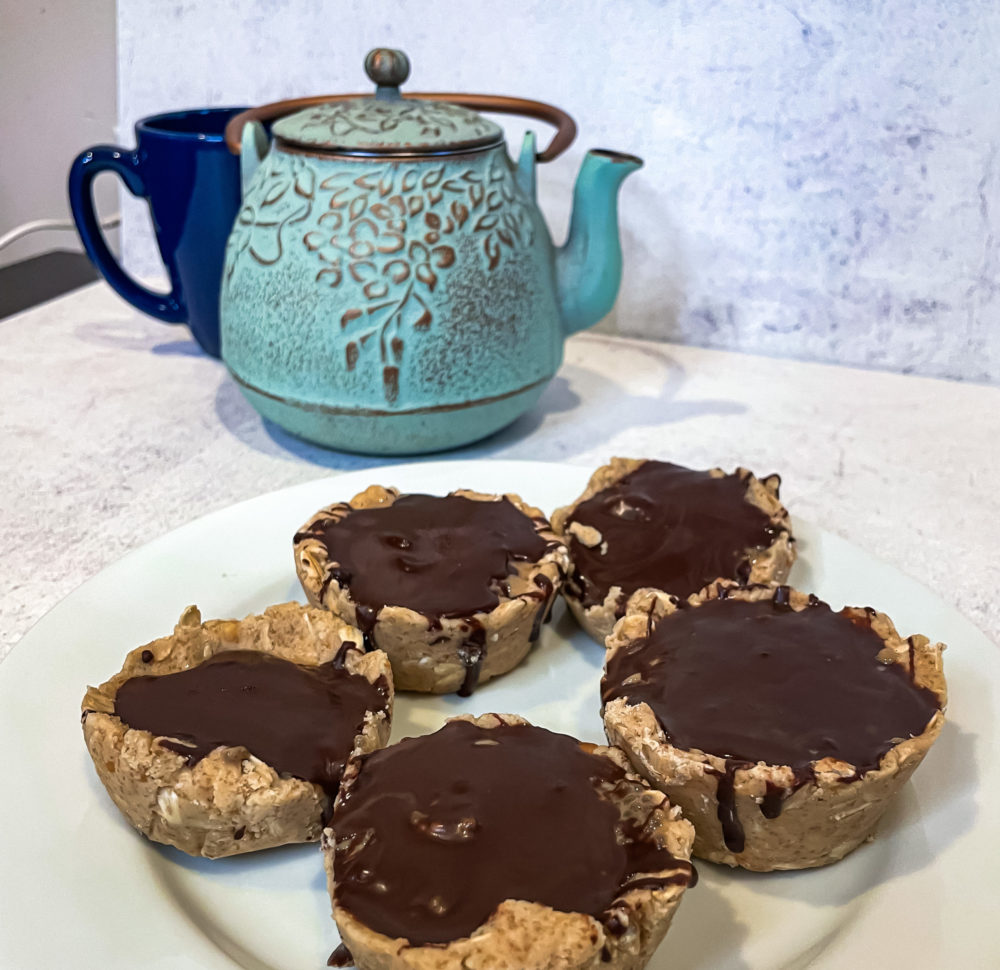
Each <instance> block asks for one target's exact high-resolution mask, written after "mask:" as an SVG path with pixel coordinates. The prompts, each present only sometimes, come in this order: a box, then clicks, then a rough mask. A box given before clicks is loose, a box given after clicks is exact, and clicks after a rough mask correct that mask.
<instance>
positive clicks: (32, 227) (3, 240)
mask: <svg viewBox="0 0 1000 970" xmlns="http://www.w3.org/2000/svg"><path fill="white" fill-rule="evenodd" d="M121 221H122V217H121V213H115V214H114V215H113V216H107V217H106V218H104V219H102V220H101V228H102V229H114V228H115V226H119V225H121ZM75 229H76V223H75V222H74V221H73V220H72V219H34V220H32V221H31V222H24V223H22V224H21V225H19V226H15V227H14V228H13V229H11V230H10V231H9V232H5V233H4V234H3V235H2V236H0V250H2V249H4V248H6V247H7V246H9V245H10V244H11V243H14V242H17V240H18V239H22V238H23V237H24V236H27V235H30V234H31V233H33V232H44V231H46V230H60V231H62V230H75Z"/></svg>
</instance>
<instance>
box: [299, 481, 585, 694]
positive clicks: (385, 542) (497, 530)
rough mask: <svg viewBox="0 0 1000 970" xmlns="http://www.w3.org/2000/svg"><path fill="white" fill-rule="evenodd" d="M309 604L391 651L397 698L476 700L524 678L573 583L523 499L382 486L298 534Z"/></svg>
mask: <svg viewBox="0 0 1000 970" xmlns="http://www.w3.org/2000/svg"><path fill="white" fill-rule="evenodd" d="M294 542H295V568H296V571H297V572H298V576H299V580H300V581H301V583H302V588H303V589H304V590H305V592H306V596H307V597H308V598H309V602H310V603H313V604H315V605H316V606H324V607H326V608H327V609H329V610H331V611H332V612H334V613H337V614H339V615H340V616H343V617H345V618H346V619H347V620H348V621H350V622H352V623H354V624H356V625H357V626H358V627H360V629H361V630H362V631H363V632H364V635H365V642H366V643H367V644H368V645H369V646H374V647H378V648H379V649H380V650H384V651H385V652H386V653H387V654H388V656H389V662H390V663H391V664H392V672H393V677H394V679H395V686H396V689H397V690H413V691H424V692H426V693H433V694H447V693H452V692H455V691H457V692H458V693H459V694H460V695H462V696H468V695H469V694H470V693H472V691H473V690H474V689H475V687H476V686H477V684H483V683H485V682H486V681H488V680H490V679H491V678H492V677H496V676H498V675H499V674H504V673H506V672H507V671H508V670H511V669H513V668H514V667H516V666H517V665H518V664H519V663H521V661H522V660H524V658H525V657H526V656H527V654H528V651H529V650H530V649H531V646H532V644H533V643H534V642H535V641H536V640H537V639H538V634H539V632H540V630H541V626H542V622H543V621H544V620H545V619H546V618H547V617H548V614H549V611H550V609H551V608H552V602H553V600H554V598H555V595H556V593H557V592H558V590H559V588H560V586H561V585H562V579H563V576H564V575H565V570H566V568H567V565H568V556H567V553H566V548H565V546H564V545H563V544H562V542H561V540H560V539H559V537H558V536H556V535H555V533H554V532H552V529H551V526H550V525H549V523H548V520H547V519H546V518H545V517H544V516H543V515H542V513H541V512H540V511H539V510H538V509H536V508H532V507H531V506H530V505H526V504H525V503H524V502H522V501H521V499H520V497H519V496H517V495H503V496H499V495H485V494H483V493H481V492H471V491H465V490H462V491H456V492H452V493H451V494H450V495H448V496H445V497H437V496H431V495H400V494H399V492H398V490H397V489H394V488H383V487H382V486H380V485H372V486H371V487H370V488H368V489H366V490H365V491H364V492H361V493H360V494H359V495H355V496H354V498H352V499H351V500H350V501H349V502H340V503H337V504H335V505H330V506H327V507H326V508H324V509H320V511H319V512H317V513H316V514H315V515H314V516H313V517H312V518H311V519H310V520H309V521H308V522H307V523H306V524H305V525H304V526H303V527H302V528H301V529H300V530H299V532H298V533H297V534H296V535H295V540H294Z"/></svg>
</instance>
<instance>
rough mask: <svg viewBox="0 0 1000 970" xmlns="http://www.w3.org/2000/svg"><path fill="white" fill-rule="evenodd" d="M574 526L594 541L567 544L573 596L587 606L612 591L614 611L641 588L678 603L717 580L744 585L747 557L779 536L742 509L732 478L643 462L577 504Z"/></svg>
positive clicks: (740, 491)
mask: <svg viewBox="0 0 1000 970" xmlns="http://www.w3.org/2000/svg"><path fill="white" fill-rule="evenodd" d="M573 522H577V523H579V524H580V525H586V526H592V527H593V528H595V529H596V530H597V531H598V532H599V533H600V534H601V542H599V543H598V544H597V545H596V546H594V547H588V546H586V545H584V544H583V543H582V542H580V540H579V539H578V538H577V537H575V536H572V535H570V537H569V538H570V544H569V550H570V555H571V557H572V559H573V565H574V570H575V571H574V575H573V579H572V581H571V582H572V588H573V591H574V592H576V594H577V595H578V596H579V597H580V599H581V602H582V603H583V605H584V606H594V605H596V604H598V603H603V602H604V599H605V597H606V596H607V595H608V591H609V590H610V589H611V587H612V586H618V587H620V588H621V590H622V597H621V601H620V608H621V609H623V608H624V605H625V601H626V600H627V599H628V597H629V596H630V595H631V594H632V593H634V592H635V591H636V590H637V589H642V588H643V587H647V586H649V587H653V588H655V589H661V590H664V591H665V592H667V593H673V594H674V595H675V596H679V597H682V598H683V597H687V596H690V595H691V594H692V593H696V592H698V591H699V590H700V589H702V588H703V587H704V586H705V585H707V584H708V583H710V582H712V581H713V580H715V579H719V578H720V577H725V578H732V579H736V578H739V579H742V580H746V578H747V576H748V575H749V565H750V564H749V561H748V558H747V550H749V549H764V548H767V546H769V545H770V544H771V542H772V540H773V539H774V537H775V535H776V534H777V532H778V529H779V528H780V527H775V526H774V525H772V523H771V520H770V519H769V518H768V516H767V515H766V513H765V512H764V511H763V510H761V509H759V508H757V506H756V505H752V504H751V503H750V502H748V501H747V485H746V482H745V481H744V480H743V479H741V478H740V477H739V476H738V475H725V476H723V477H722V478H715V477H713V476H712V475H710V474H709V473H708V472H699V471H692V470H691V469H689V468H684V467H682V466H681V465H674V464H671V463H670V462H662V461H646V462H644V463H643V464H642V465H640V466H639V467H638V468H637V469H636V470H635V471H634V472H631V473H630V474H628V475H626V476H625V477H624V478H621V479H619V480H618V481H617V482H615V483H614V484H613V485H610V486H608V487H607V488H605V489H603V490H602V491H600V492H598V493H597V494H596V495H594V496H593V497H592V498H589V499H587V501H585V502H581V503H580V504H579V505H578V506H577V507H576V509H575V510H574V511H573V513H572V515H570V516H569V518H568V519H567V525H569V524H571V523H573Z"/></svg>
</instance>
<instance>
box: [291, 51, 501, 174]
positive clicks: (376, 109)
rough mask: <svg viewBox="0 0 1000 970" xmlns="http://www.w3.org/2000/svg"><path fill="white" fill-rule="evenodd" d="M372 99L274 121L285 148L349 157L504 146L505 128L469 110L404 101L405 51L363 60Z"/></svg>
mask: <svg viewBox="0 0 1000 970" xmlns="http://www.w3.org/2000/svg"><path fill="white" fill-rule="evenodd" d="M365 72H366V73H367V74H368V77H369V78H371V80H372V81H374V82H375V84H376V85H377V87H376V89H375V95H374V97H370V98H368V97H350V98H345V99H344V100H341V101H330V102H327V103H326V104H320V105H316V106H315V107H312V108H306V109H305V110H303V111H298V112H296V113H295V114H293V115H289V116H288V117H287V118H282V119H281V120H280V121H278V122H275V124H274V127H273V129H272V131H273V133H274V134H275V135H276V136H277V137H278V138H280V139H281V140H282V141H283V142H285V143H286V144H290V145H293V146H297V147H301V148H312V149H320V150H323V151H328V152H340V153H344V154H351V155H429V154H438V153H451V152H462V151H473V150H478V149H481V148H486V147H488V146H493V145H499V144H502V143H503V129H502V128H501V127H500V126H499V125H497V124H495V123H494V122H492V121H490V120H488V119H487V118H484V117H482V115H479V114H477V113H476V112H475V111H472V110H470V109H469V108H463V107H461V106H460V105H457V104H449V103H448V102H446V101H424V100H417V99H410V98H403V97H402V95H401V94H400V93H399V86H400V85H401V84H402V83H403V82H404V81H405V80H406V79H407V77H408V76H409V74H410V61H409V58H407V56H406V55H405V54H404V53H403V52H402V51H397V50H390V49H388V48H377V49H375V50H373V51H370V52H369V53H368V56H367V57H366V58H365Z"/></svg>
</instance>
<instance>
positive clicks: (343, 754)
mask: <svg viewBox="0 0 1000 970" xmlns="http://www.w3.org/2000/svg"><path fill="white" fill-rule="evenodd" d="M343 652H344V651H343V650H342V651H341V653H340V654H338V657H337V658H336V659H335V660H334V661H333V662H331V663H328V664H323V665H322V666H318V667H307V666H300V665H298V664H294V663H291V662H289V661H287V660H281V659H280V658H278V657H274V656H271V655H270V654H265V653H260V652H258V651H255V650H226V651H223V652H222V653H217V654H215V656H213V657H210V658H209V659H208V660H206V661H205V662H204V663H202V664H199V665H198V666H197V667H192V668H191V669H190V670H183V671H180V672H178V673H172V674H163V675H162V676H159V677H132V678H131V679H129V680H127V681H125V683H124V684H122V685H121V687H119V689H118V694H117V696H116V697H115V714H117V715H118V717H120V718H121V719H122V721H124V722H125V723H126V724H127V725H128V726H129V727H131V728H136V729H138V730H142V731H149V732H151V733H152V734H153V735H155V736H156V737H158V738H160V739H161V740H160V742H159V743H160V744H161V745H163V746H164V747H166V748H169V749H170V750H171V751H176V752H177V753H178V754H182V755H184V756H185V757H186V758H187V760H188V763H189V764H195V763H197V762H198V761H200V760H201V759H202V758H204V757H205V756H206V755H207V754H209V753H210V752H212V751H214V750H215V749H216V748H218V747H223V746H225V747H235V746H244V747H246V748H247V749H248V750H249V751H250V753H251V754H253V755H254V756H255V757H257V758H259V759H260V760H261V761H263V762H264V763H265V764H268V765H270V766H271V767H272V768H274V769H275V770H276V771H279V772H282V773H284V774H288V775H292V776H294V777H296V778H302V779H305V780H306V781H311V782H313V783H315V784H317V785H320V786H322V787H323V789H324V790H325V791H326V793H327V794H328V795H329V796H330V797H331V798H332V797H333V796H334V795H336V792H337V787H338V785H339V784H340V776H341V774H342V772H343V770H344V762H345V761H346V760H347V758H348V756H349V755H350V753H351V749H352V748H353V746H354V738H355V736H356V735H357V734H358V733H359V732H360V730H361V728H362V726H363V724H364V718H365V712H366V711H369V710H371V711H379V710H383V709H385V707H386V704H387V696H388V695H387V685H386V683H385V681H384V680H381V679H380V680H379V681H378V682H376V684H374V685H373V684H370V683H369V682H368V681H367V680H366V679H365V678H364V677H361V676H359V675H357V674H352V673H349V672H348V671H347V670H346V669H344V667H343ZM168 738H169V739H171V740H165V739H168Z"/></svg>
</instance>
